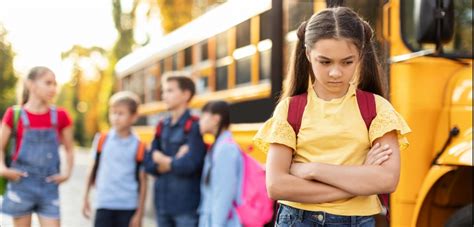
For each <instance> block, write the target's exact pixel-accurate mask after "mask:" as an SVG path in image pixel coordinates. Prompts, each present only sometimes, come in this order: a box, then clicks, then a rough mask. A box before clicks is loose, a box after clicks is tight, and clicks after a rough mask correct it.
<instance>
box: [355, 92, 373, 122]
mask: <svg viewBox="0 0 474 227" xmlns="http://www.w3.org/2000/svg"><path fill="white" fill-rule="evenodd" d="M356 98H357V104H358V105H359V111H360V114H361V115H362V119H364V122H365V126H366V127H367V130H369V128H370V124H371V123H372V120H374V118H375V116H377V110H376V106H375V96H374V94H373V93H370V92H366V91H362V90H359V89H357V90H356Z"/></svg>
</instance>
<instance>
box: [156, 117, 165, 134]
mask: <svg viewBox="0 0 474 227" xmlns="http://www.w3.org/2000/svg"><path fill="white" fill-rule="evenodd" d="M163 125H164V123H163V120H160V121H159V122H158V124H157V125H156V129H155V138H159V137H160V136H161V132H162V130H163Z"/></svg>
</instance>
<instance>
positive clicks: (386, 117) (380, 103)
mask: <svg viewBox="0 0 474 227" xmlns="http://www.w3.org/2000/svg"><path fill="white" fill-rule="evenodd" d="M375 102H376V106H377V116H376V117H375V118H374V120H373V121H372V123H371V125H370V129H369V138H370V143H371V144H372V143H373V142H374V140H376V139H378V138H380V137H382V136H383V135H385V134H386V133H387V132H390V131H393V130H396V131H397V134H398V143H399V145H400V150H404V149H406V148H407V147H408V140H407V138H406V135H407V134H408V133H409V132H411V129H410V127H408V124H407V123H406V121H405V119H403V117H402V116H401V115H400V114H399V113H397V111H395V109H394V108H393V106H392V105H391V104H390V103H389V102H388V101H387V100H386V99H384V98H382V97H381V96H378V95H376V96H375Z"/></svg>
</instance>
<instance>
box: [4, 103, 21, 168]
mask: <svg viewBox="0 0 474 227" xmlns="http://www.w3.org/2000/svg"><path fill="white" fill-rule="evenodd" d="M12 109H13V127H12V132H11V134H10V141H9V142H8V143H9V146H8V150H6V152H5V154H6V157H5V161H6V164H7V166H10V164H11V162H12V160H15V159H16V158H17V157H18V152H17V149H16V141H17V137H18V135H17V133H18V120H19V119H20V114H21V111H22V108H21V106H19V105H14V106H13V107H12Z"/></svg>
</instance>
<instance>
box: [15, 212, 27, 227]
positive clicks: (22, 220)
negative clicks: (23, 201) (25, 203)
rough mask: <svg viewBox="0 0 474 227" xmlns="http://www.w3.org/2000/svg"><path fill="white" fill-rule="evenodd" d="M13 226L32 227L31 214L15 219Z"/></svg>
mask: <svg viewBox="0 0 474 227" xmlns="http://www.w3.org/2000/svg"><path fill="white" fill-rule="evenodd" d="M13 226H15V227H30V226H31V214H28V215H25V216H21V217H15V218H13Z"/></svg>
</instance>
